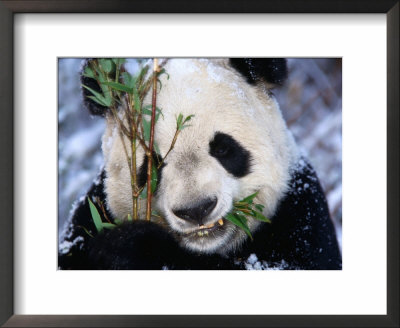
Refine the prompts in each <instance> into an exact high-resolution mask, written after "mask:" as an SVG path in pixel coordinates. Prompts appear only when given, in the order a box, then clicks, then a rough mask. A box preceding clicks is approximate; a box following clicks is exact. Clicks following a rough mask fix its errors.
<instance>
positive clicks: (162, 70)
mask: <svg viewBox="0 0 400 328" xmlns="http://www.w3.org/2000/svg"><path fill="white" fill-rule="evenodd" d="M163 74H166V75H167V80H169V74H168V73H167V71H166V70H165V68H162V69H161V70H160V71H159V72H158V73H157V76H161V75H163Z"/></svg>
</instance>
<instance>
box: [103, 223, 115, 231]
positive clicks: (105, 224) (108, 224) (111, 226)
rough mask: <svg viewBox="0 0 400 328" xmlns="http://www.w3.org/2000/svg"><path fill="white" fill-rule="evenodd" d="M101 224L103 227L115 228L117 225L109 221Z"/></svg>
mask: <svg viewBox="0 0 400 328" xmlns="http://www.w3.org/2000/svg"><path fill="white" fill-rule="evenodd" d="M101 225H102V227H103V228H106V229H114V228H115V227H116V225H115V224H112V223H109V222H102V223H101Z"/></svg>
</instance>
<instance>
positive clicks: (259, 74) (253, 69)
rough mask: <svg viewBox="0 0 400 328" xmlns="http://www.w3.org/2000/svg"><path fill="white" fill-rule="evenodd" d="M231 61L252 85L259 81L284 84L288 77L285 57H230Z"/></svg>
mask: <svg viewBox="0 0 400 328" xmlns="http://www.w3.org/2000/svg"><path fill="white" fill-rule="evenodd" d="M229 62H230V64H231V65H232V67H233V68H235V69H236V70H237V71H238V72H239V73H240V74H242V75H243V76H244V77H245V78H246V80H247V82H248V83H249V84H252V85H254V84H255V83H256V82H258V81H264V82H267V83H271V84H276V85H282V84H283V82H284V81H285V79H286V77H287V65H286V59H284V58H230V60H229Z"/></svg>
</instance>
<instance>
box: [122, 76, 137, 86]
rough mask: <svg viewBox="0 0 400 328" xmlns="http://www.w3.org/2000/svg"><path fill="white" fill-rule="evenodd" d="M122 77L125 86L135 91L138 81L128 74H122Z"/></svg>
mask: <svg viewBox="0 0 400 328" xmlns="http://www.w3.org/2000/svg"><path fill="white" fill-rule="evenodd" d="M121 76H122V79H123V81H124V84H125V85H126V86H128V87H129V88H131V89H133V87H134V86H135V83H136V79H135V78H134V77H133V76H132V75H131V74H129V73H128V72H123V73H122V74H121Z"/></svg>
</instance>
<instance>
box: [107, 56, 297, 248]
mask: <svg viewBox="0 0 400 328" xmlns="http://www.w3.org/2000/svg"><path fill="white" fill-rule="evenodd" d="M165 69H166V71H167V72H168V74H169V76H170V78H169V79H167V78H166V76H165V75H163V76H162V78H161V82H162V89H161V91H160V92H159V93H158V95H157V107H159V108H161V109H162V111H163V117H160V119H159V121H158V122H157V124H156V130H155V142H156V143H157V146H158V148H159V150H160V153H161V154H160V155H161V157H163V156H165V154H166V153H167V152H168V150H169V148H170V146H171V142H172V139H173V137H174V134H175V130H176V118H177V117H178V115H179V114H183V115H184V116H188V115H194V117H193V118H192V119H191V121H190V123H189V126H188V127H187V128H185V129H184V130H182V131H181V133H180V135H179V136H178V139H177V142H176V144H175V147H174V148H173V150H172V151H171V152H170V153H169V155H168V156H167V158H166V159H165V162H164V166H163V168H162V170H161V172H160V173H161V176H160V180H159V185H158V187H157V192H156V194H155V195H154V205H155V207H156V210H157V211H159V212H160V213H161V214H162V216H163V217H165V219H166V221H167V223H168V225H169V227H170V230H171V231H172V232H173V233H174V235H175V236H176V237H177V239H178V240H179V241H180V243H181V245H182V246H184V247H186V248H188V249H190V250H193V251H197V252H201V253H220V254H225V253H227V252H229V251H231V250H234V249H235V248H236V247H238V246H240V244H241V243H242V242H243V241H244V240H245V238H246V234H245V233H244V232H243V231H242V230H241V229H239V228H237V227H236V226H235V225H233V224H232V223H230V222H229V221H227V220H225V219H223V217H224V216H225V215H226V214H227V213H228V212H230V210H231V209H232V204H233V202H234V201H237V200H239V199H241V198H244V197H246V196H248V195H250V194H252V193H254V192H256V191H258V192H259V194H258V197H257V199H256V202H257V203H260V204H263V205H264V206H265V211H264V214H265V215H266V216H267V217H271V216H272V215H273V214H274V211H275V209H276V206H277V204H278V202H279V200H280V199H281V198H282V196H283V195H284V193H285V191H286V189H287V182H288V179H289V168H290V165H291V163H292V162H293V161H294V160H295V158H296V157H297V156H298V155H297V150H296V148H295V146H294V143H293V140H292V138H291V136H290V134H289V132H288V130H287V128H286V126H285V123H284V121H283V119H282V117H281V114H280V111H279V108H278V105H277V103H276V102H275V100H274V99H273V98H272V97H270V96H269V95H268V92H267V90H266V89H265V84H262V83H258V84H249V83H248V81H246V79H245V78H244V77H243V76H242V75H241V74H240V73H239V72H238V71H237V70H236V69H235V68H233V67H232V66H231V64H230V62H229V60H225V59H214V60H206V59H170V60H168V61H167V62H166V64H165ZM145 103H151V99H150V95H149V96H148V99H145ZM106 119H107V129H106V132H105V134H104V136H103V152H104V158H105V169H106V172H107V179H106V187H105V188H106V194H107V205H108V207H109V209H110V210H111V212H112V213H113V214H114V215H115V216H116V217H119V218H123V217H126V215H127V214H128V213H129V212H130V209H131V206H132V203H131V189H130V176H129V169H128V166H127V163H126V159H125V154H124V150H123V146H122V142H121V140H122V139H121V137H120V136H119V134H118V132H117V128H116V124H115V122H114V120H113V118H112V116H111V115H110V116H108V117H107V118H106ZM137 157H138V158H139V159H143V158H144V154H143V151H142V150H141V149H140V147H139V151H138V152H137ZM142 163H143V162H140V161H139V163H138V168H139V167H140V166H141V165H142ZM141 208H142V209H144V208H145V205H144V204H142V206H141ZM248 224H249V227H250V230H251V231H254V230H256V228H257V226H258V224H259V222H258V221H255V220H253V219H251V218H249V222H248Z"/></svg>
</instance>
